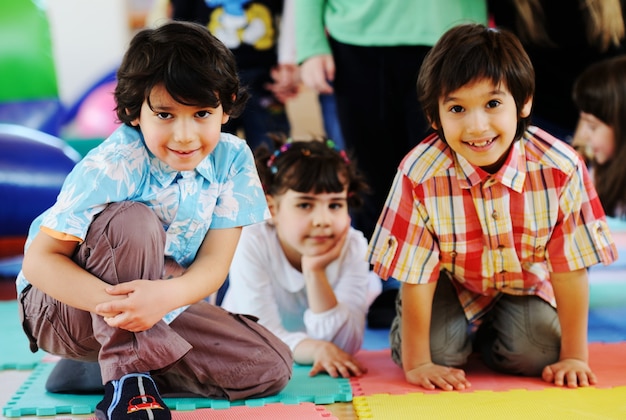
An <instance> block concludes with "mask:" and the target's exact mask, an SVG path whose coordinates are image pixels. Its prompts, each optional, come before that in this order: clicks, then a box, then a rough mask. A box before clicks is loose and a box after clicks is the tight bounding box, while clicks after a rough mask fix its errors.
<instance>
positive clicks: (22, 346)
mask: <svg viewBox="0 0 626 420" xmlns="http://www.w3.org/2000/svg"><path fill="white" fill-rule="evenodd" d="M0 331H2V339H0V370H8V369H18V370H27V369H33V368H34V367H35V365H37V363H39V362H40V361H41V359H42V358H43V357H44V356H45V355H46V354H47V353H45V352H43V351H38V352H37V353H31V352H30V348H29V345H28V338H26V335H25V334H24V331H23V330H22V326H21V324H20V319H19V315H18V309H17V301H15V300H9V301H0Z"/></svg>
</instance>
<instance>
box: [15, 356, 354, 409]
mask: <svg viewBox="0 0 626 420" xmlns="http://www.w3.org/2000/svg"><path fill="white" fill-rule="evenodd" d="M54 365H55V364H54V363H40V364H39V365H37V367H36V368H35V370H34V371H33V373H32V374H31V375H30V377H29V378H28V379H27V380H26V381H25V382H24V383H23V384H22V386H21V387H20V388H19V389H18V391H17V392H16V393H15V395H14V396H13V397H12V398H11V399H10V400H9V401H8V402H7V404H6V406H5V407H4V408H3V414H4V416H5V417H7V418H13V417H21V416H29V415H36V416H51V415H58V414H75V415H78V414H90V413H93V412H94V410H95V408H96V404H98V402H100V400H101V399H102V396H101V395H75V394H53V393H49V392H46V390H45V383H46V380H47V378H48V376H49V375H50V372H51V371H52V369H53V368H54ZM310 370H311V367H310V366H300V365H295V366H294V369H293V375H292V378H291V380H290V381H289V383H288V384H287V386H286V387H285V389H283V390H282V391H281V392H280V393H278V394H277V395H274V396H271V397H263V398H250V399H246V400H239V401H226V400H217V399H210V398H197V397H195V398H167V397H166V398H164V400H165V403H166V404H167V405H168V406H169V407H170V408H171V409H174V410H179V411H191V410H196V409H200V408H212V409H227V408H230V407H234V406H248V407H258V406H263V405H265V404H270V403H283V404H288V405H289V404H292V405H295V404H300V403H303V402H311V403H314V404H317V405H323V404H332V403H336V402H349V401H352V387H351V385H350V380H349V379H346V378H331V377H330V376H328V375H325V374H322V375H316V376H313V377H311V376H309V371H310Z"/></svg>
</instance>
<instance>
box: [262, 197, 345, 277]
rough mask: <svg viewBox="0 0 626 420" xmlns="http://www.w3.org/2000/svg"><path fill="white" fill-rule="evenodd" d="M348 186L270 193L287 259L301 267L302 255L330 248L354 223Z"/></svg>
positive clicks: (277, 228)
mask: <svg viewBox="0 0 626 420" xmlns="http://www.w3.org/2000/svg"><path fill="white" fill-rule="evenodd" d="M347 197H348V192H347V189H345V190H343V191H342V192H338V193H318V194H314V193H301V192H297V191H294V190H287V191H286V192H285V193H284V194H281V195H277V196H268V204H269V207H270V211H271V212H272V216H273V222H274V226H275V227H276V232H277V234H278V239H279V241H280V244H281V247H282V249H283V251H284V252H285V255H286V256H287V260H289V262H290V263H291V265H292V266H293V267H295V268H296V269H298V270H300V269H301V259H302V256H303V255H304V256H316V255H320V254H323V253H324V252H326V251H328V250H329V249H330V248H331V247H332V246H333V245H334V244H335V243H336V242H337V240H338V239H339V235H340V233H341V232H343V231H344V229H345V228H346V227H347V226H348V225H349V224H350V217H349V215H348V203H347Z"/></svg>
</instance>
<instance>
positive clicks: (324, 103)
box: [318, 94, 346, 150]
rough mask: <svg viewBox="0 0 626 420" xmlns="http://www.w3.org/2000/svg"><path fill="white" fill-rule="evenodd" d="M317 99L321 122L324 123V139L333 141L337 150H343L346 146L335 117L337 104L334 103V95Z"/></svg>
mask: <svg viewBox="0 0 626 420" xmlns="http://www.w3.org/2000/svg"><path fill="white" fill-rule="evenodd" d="M318 99H319V103H320V108H321V110H322V121H323V123H324V131H325V132H326V137H328V138H329V139H330V140H332V141H334V142H335V146H337V148H338V149H340V150H343V149H345V148H346V144H345V142H344V140H343V134H342V132H341V125H340V124H339V117H338V116H337V102H336V101H335V95H334V94H330V95H325V94H320V95H319V96H318Z"/></svg>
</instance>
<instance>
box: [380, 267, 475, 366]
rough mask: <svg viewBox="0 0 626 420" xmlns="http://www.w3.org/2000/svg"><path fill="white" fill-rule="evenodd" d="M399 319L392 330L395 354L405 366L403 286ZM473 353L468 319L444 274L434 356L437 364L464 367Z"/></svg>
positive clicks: (434, 323) (436, 306)
mask: <svg viewBox="0 0 626 420" xmlns="http://www.w3.org/2000/svg"><path fill="white" fill-rule="evenodd" d="M396 312H397V315H396V318H395V319H394V321H393V324H392V326H391V330H390V332H389V341H390V343H391V357H392V359H393V361H394V362H396V364H398V365H399V366H402V334H401V330H402V288H401V289H400V293H398V298H397V300H396ZM471 352H472V343H471V340H470V336H469V332H468V321H467V319H466V318H465V313H464V311H463V308H462V307H461V304H460V303H459V299H458V297H457V294H456V290H455V289H454V286H453V285H452V283H451V280H450V279H449V277H448V274H447V273H441V275H440V276H439V280H438V283H437V288H436V290H435V296H434V298H433V309H432V315H431V320H430V356H431V359H432V361H433V363H436V364H439V365H443V366H454V367H458V366H463V365H465V363H466V362H467V358H468V357H469V355H470V354H471Z"/></svg>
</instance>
